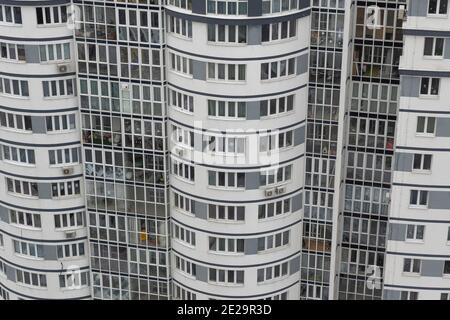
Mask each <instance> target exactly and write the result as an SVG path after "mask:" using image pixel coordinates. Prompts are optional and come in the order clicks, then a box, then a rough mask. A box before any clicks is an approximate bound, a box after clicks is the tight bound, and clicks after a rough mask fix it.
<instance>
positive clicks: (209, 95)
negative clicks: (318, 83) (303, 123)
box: [168, 82, 308, 99]
mask: <svg viewBox="0 0 450 320" xmlns="http://www.w3.org/2000/svg"><path fill="white" fill-rule="evenodd" d="M168 86H169V87H173V88H175V89H178V90H182V91H185V92H189V93H192V94H196V95H199V96H206V97H211V98H223V99H257V98H270V97H273V96H280V95H283V94H287V93H291V92H294V91H297V90H300V89H303V88H307V87H308V84H303V85H301V86H298V87H295V88H292V89H289V90H284V91H280V92H274V93H267V94H258V95H252V96H228V95H219V94H211V93H208V92H201V91H194V90H190V89H187V88H182V87H179V86H177V85H174V84H173V83H170V82H169V83H168Z"/></svg>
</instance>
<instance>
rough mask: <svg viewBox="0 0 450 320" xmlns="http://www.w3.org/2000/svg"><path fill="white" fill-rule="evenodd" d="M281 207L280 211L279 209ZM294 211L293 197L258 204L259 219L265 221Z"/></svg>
mask: <svg viewBox="0 0 450 320" xmlns="http://www.w3.org/2000/svg"><path fill="white" fill-rule="evenodd" d="M278 209H280V211H278ZM291 212H292V198H287V199H283V200H278V201H272V202H267V203H263V204H259V205H258V220H259V221H265V220H270V219H275V218H279V217H283V216H285V215H288V214H290V213H291Z"/></svg>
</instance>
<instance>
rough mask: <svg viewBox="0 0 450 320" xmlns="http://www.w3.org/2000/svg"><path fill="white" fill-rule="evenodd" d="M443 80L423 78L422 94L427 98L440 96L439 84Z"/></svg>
mask: <svg viewBox="0 0 450 320" xmlns="http://www.w3.org/2000/svg"><path fill="white" fill-rule="evenodd" d="M440 82H441V79H439V78H422V80H421V84H420V94H421V95H426V96H437V95H439V84H440Z"/></svg>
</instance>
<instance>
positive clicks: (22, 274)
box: [16, 269, 47, 288]
mask: <svg viewBox="0 0 450 320" xmlns="http://www.w3.org/2000/svg"><path fill="white" fill-rule="evenodd" d="M27 278H28V280H29V282H28V281H27ZM16 283H18V284H19V285H22V286H25V287H34V288H36V287H38V288H47V276H46V275H45V274H42V273H34V272H28V271H25V270H22V269H16Z"/></svg>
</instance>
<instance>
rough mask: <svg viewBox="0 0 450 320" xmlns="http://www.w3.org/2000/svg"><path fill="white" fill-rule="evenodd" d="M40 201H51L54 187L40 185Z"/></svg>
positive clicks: (44, 184) (48, 184) (47, 184)
mask: <svg viewBox="0 0 450 320" xmlns="http://www.w3.org/2000/svg"><path fill="white" fill-rule="evenodd" d="M38 194H39V199H51V198H52V185H51V184H50V183H42V182H39V183H38Z"/></svg>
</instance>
